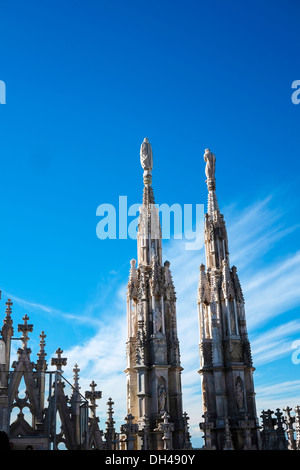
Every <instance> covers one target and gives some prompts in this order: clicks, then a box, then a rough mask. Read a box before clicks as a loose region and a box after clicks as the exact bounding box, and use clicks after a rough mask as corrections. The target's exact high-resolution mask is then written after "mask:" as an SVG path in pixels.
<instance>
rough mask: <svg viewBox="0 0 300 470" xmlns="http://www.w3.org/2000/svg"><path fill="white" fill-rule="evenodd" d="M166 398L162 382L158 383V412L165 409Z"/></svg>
mask: <svg viewBox="0 0 300 470" xmlns="http://www.w3.org/2000/svg"><path fill="white" fill-rule="evenodd" d="M166 398H167V393H166V389H165V386H164V385H163V384H162V385H160V387H159V389H158V410H159V412H162V411H166V410H165V407H166Z"/></svg>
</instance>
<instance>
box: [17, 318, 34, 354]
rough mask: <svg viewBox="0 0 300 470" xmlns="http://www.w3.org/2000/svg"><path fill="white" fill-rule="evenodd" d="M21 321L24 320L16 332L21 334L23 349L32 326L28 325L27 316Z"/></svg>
mask: <svg viewBox="0 0 300 470" xmlns="http://www.w3.org/2000/svg"><path fill="white" fill-rule="evenodd" d="M22 320H24V324H20V325H18V331H21V332H22V337H21V341H22V343H23V349H26V348H27V343H28V341H29V338H28V333H31V332H32V330H33V325H28V323H27V321H28V320H29V317H28V315H25V316H24V317H23V318H22Z"/></svg>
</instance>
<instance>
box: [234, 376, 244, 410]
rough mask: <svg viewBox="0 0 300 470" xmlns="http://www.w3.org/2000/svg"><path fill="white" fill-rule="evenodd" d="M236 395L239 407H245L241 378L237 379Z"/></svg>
mask: <svg viewBox="0 0 300 470" xmlns="http://www.w3.org/2000/svg"><path fill="white" fill-rule="evenodd" d="M235 395H236V403H237V407H238V409H239V410H240V409H243V408H244V392H243V388H242V384H241V380H238V379H237V381H236V384H235Z"/></svg>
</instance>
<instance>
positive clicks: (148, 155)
mask: <svg viewBox="0 0 300 470" xmlns="http://www.w3.org/2000/svg"><path fill="white" fill-rule="evenodd" d="M140 157H141V165H142V168H143V169H144V170H145V171H151V170H152V167H153V157H152V147H151V144H150V143H149V140H148V139H147V137H145V138H144V141H143V143H142V145H141V149H140Z"/></svg>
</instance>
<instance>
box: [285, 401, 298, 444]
mask: <svg viewBox="0 0 300 470" xmlns="http://www.w3.org/2000/svg"><path fill="white" fill-rule="evenodd" d="M283 411H285V424H286V433H287V436H288V443H289V444H288V447H289V450H296V442H295V438H294V428H293V423H294V422H295V417H294V416H291V411H292V408H289V407H288V406H287V407H286V408H283Z"/></svg>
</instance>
